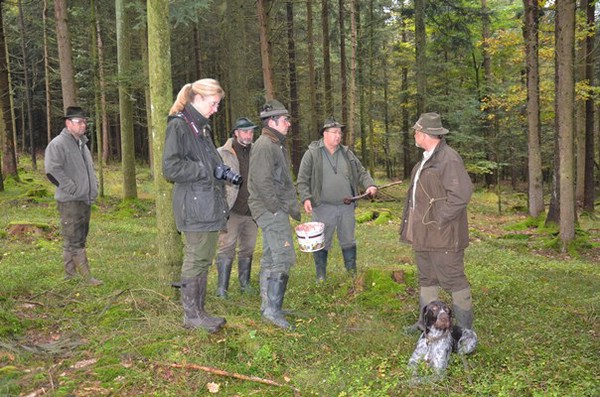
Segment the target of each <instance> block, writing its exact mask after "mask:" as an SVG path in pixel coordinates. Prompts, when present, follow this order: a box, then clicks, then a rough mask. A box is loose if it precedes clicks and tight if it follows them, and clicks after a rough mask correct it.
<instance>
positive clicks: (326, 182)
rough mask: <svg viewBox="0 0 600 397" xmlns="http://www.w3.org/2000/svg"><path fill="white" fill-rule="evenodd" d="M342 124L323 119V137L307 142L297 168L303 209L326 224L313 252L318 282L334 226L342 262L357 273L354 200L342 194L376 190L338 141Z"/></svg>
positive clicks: (364, 172) (349, 153)
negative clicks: (346, 200) (319, 245)
mask: <svg viewBox="0 0 600 397" xmlns="http://www.w3.org/2000/svg"><path fill="white" fill-rule="evenodd" d="M343 128H344V125H342V124H340V123H338V122H337V121H335V119H333V118H330V119H328V120H326V121H325V124H324V125H323V128H321V135H322V136H323V138H321V139H319V140H318V141H314V142H312V143H311V144H310V145H309V146H308V150H307V151H306V153H304V156H303V157H302V161H301V163H300V170H299V172H298V193H299V194H300V202H301V203H303V205H304V211H306V213H307V214H312V220H313V221H315V222H323V223H324V224H325V244H324V247H323V249H322V250H319V251H316V252H313V258H314V261H315V268H316V274H317V282H323V281H325V278H326V269H327V256H328V253H329V250H330V249H331V245H332V241H333V233H334V232H335V231H336V229H337V236H338V241H339V243H340V247H341V248H342V255H343V257H344V266H345V267H346V270H348V271H349V272H351V273H356V239H355V237H354V230H355V225H356V219H355V216H354V209H355V208H356V203H355V202H354V203H352V204H349V205H347V204H344V198H346V197H352V196H355V195H357V194H359V188H360V187H362V188H364V189H365V190H366V192H367V193H369V194H370V195H371V196H375V195H376V194H377V187H376V186H375V182H374V181H373V178H371V175H369V172H368V171H367V170H366V169H365V168H364V167H363V166H362V164H361V163H360V161H359V160H358V158H357V157H356V156H355V155H354V153H352V151H351V150H350V149H348V147H347V146H343V145H341V142H342V134H343Z"/></svg>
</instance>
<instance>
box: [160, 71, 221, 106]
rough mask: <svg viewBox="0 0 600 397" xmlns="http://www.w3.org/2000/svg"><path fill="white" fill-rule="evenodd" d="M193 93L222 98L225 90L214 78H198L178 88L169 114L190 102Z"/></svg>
mask: <svg viewBox="0 0 600 397" xmlns="http://www.w3.org/2000/svg"><path fill="white" fill-rule="evenodd" d="M194 95H206V96H210V95H219V96H220V97H221V98H223V97H224V96H225V91H224V90H223V88H221V85H220V84H219V82H218V81H217V80H215V79H200V80H196V81H194V82H193V83H188V84H186V85H184V86H183V87H181V90H179V93H178V94H177V99H175V102H174V103H173V106H171V110H169V115H173V114H175V113H178V112H181V111H182V110H183V108H184V107H185V105H187V104H188V103H190V102H192V100H193V99H194Z"/></svg>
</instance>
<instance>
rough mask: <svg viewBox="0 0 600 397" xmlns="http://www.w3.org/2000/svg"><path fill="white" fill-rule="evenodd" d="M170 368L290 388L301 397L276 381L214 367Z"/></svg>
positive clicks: (171, 365)
mask: <svg viewBox="0 0 600 397" xmlns="http://www.w3.org/2000/svg"><path fill="white" fill-rule="evenodd" d="M170 367H172V368H183V369H194V370H197V371H204V372H209V373H211V374H214V375H219V376H228V377H230V378H236V379H241V380H248V381H251V382H257V383H264V384H265V385H271V386H277V387H289V388H290V389H292V390H293V391H294V396H299V395H300V390H298V389H296V388H295V387H293V386H290V385H284V384H281V383H278V382H275V381H274V380H270V379H264V378H259V377H258V376H248V375H242V374H238V373H235V372H227V371H224V370H222V369H218V368H212V367H205V366H203V365H197V364H175V363H173V364H170Z"/></svg>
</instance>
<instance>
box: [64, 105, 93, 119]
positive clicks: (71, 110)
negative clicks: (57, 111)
mask: <svg viewBox="0 0 600 397" xmlns="http://www.w3.org/2000/svg"><path fill="white" fill-rule="evenodd" d="M76 118H77V119H87V118H88V116H87V114H86V113H85V110H83V109H82V108H80V107H79V106H69V107H68V108H67V112H66V113H65V116H64V117H63V119H65V120H66V119H76Z"/></svg>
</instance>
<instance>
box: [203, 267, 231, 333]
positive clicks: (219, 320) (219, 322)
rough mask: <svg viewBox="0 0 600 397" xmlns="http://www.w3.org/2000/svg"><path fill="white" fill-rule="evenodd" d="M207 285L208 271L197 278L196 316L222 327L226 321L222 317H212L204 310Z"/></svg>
mask: <svg viewBox="0 0 600 397" xmlns="http://www.w3.org/2000/svg"><path fill="white" fill-rule="evenodd" d="M207 283H208V271H206V272H204V273H202V274H201V275H200V277H198V314H199V316H200V318H201V319H202V320H203V321H205V322H207V323H210V324H217V325H218V326H219V328H220V327H222V326H224V325H225V323H227V321H226V320H225V319H224V318H223V317H212V316H210V315H209V314H208V313H207V312H206V310H204V303H205V301H206V284H207Z"/></svg>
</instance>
